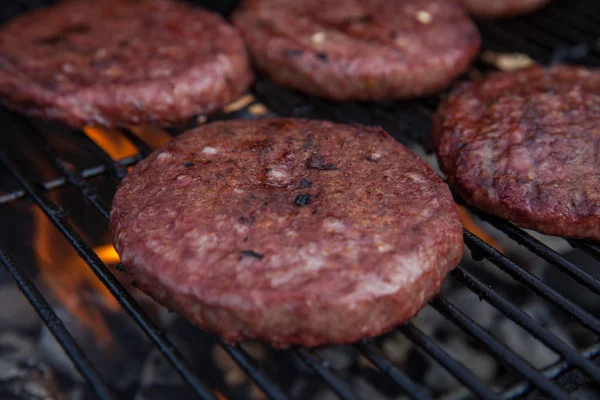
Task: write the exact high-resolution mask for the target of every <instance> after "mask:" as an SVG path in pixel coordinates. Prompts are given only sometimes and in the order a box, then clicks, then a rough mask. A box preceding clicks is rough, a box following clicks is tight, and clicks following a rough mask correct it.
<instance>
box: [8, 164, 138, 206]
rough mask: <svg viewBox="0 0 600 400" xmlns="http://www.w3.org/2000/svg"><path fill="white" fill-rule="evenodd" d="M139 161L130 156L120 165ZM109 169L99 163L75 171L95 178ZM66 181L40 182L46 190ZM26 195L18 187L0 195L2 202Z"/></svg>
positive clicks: (86, 176)
mask: <svg viewBox="0 0 600 400" xmlns="http://www.w3.org/2000/svg"><path fill="white" fill-rule="evenodd" d="M137 161H138V160H137V159H136V158H135V157H128V158H125V159H123V160H120V161H119V165H121V166H124V167H125V166H130V165H134V164H135V163H137ZM108 170H109V168H107V167H106V166H105V165H97V166H95V167H90V168H85V169H83V170H81V171H77V172H75V173H76V174H77V175H79V176H81V177H82V178H93V177H95V176H98V175H102V174H104V173H106V172H108ZM66 183H67V180H66V179H65V178H64V177H60V178H56V179H52V180H49V181H46V182H43V183H41V184H40V186H41V187H42V188H44V190H51V189H55V188H58V187H61V186H64V185H65V184H66ZM26 195H27V192H26V191H25V190H23V189H17V190H15V191H12V192H10V193H6V194H3V195H0V204H4V203H9V202H11V201H14V200H18V199H21V198H23V197H25V196H26Z"/></svg>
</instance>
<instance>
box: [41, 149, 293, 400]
mask: <svg viewBox="0 0 600 400" xmlns="http://www.w3.org/2000/svg"><path fill="white" fill-rule="evenodd" d="M43 147H44V148H45V150H46V153H47V156H48V158H50V160H51V161H52V163H53V164H54V165H55V166H56V167H57V168H58V169H59V170H60V171H61V172H62V173H63V174H67V176H68V175H69V174H70V173H69V171H67V170H65V169H64V168H63V167H62V163H61V159H60V157H58V155H57V154H56V153H54V152H53V151H52V148H51V146H50V145H49V144H45V145H44V146H43ZM67 179H68V181H69V184H71V185H72V186H73V187H75V188H76V189H77V190H79V192H81V194H82V195H83V196H84V197H85V199H86V200H87V201H88V202H89V203H90V204H92V206H94V208H96V209H97V210H98V212H99V213H100V215H101V216H102V217H103V218H104V220H105V221H106V222H108V221H109V218H110V210H109V208H108V206H107V205H106V204H105V203H104V202H103V201H94V199H97V198H98V196H97V195H96V193H95V191H94V190H93V189H92V188H90V187H89V186H87V182H85V181H84V180H82V179H78V177H73V179H71V178H67ZM94 255H95V254H94ZM100 263H102V262H101V261H100ZM109 274H110V272H109ZM111 276H112V274H111ZM113 277H114V276H113ZM123 290H125V289H123ZM115 297H117V296H115ZM117 299H118V298H117ZM133 301H134V302H135V300H133ZM221 345H222V346H223V348H224V349H225V351H227V352H228V353H229V354H230V355H231V357H232V358H233V359H234V360H235V361H236V363H237V364H238V365H239V366H240V367H241V368H242V369H243V370H244V371H246V373H248V375H250V377H251V378H252V379H253V380H254V382H255V383H256V384H257V385H258V386H259V387H260V388H261V389H262V390H263V391H264V392H265V393H266V394H267V395H269V396H270V397H271V398H272V399H276V400H277V399H286V398H287V397H286V396H285V395H284V394H283V392H281V390H280V389H279V388H278V387H277V386H276V385H275V384H274V383H273V382H271V381H270V380H269V379H268V378H267V377H266V376H265V375H264V374H263V373H262V371H260V370H259V369H258V368H256V367H255V366H254V365H252V362H251V361H250V359H249V358H248V356H247V355H246V353H245V352H244V351H243V350H242V349H241V348H239V347H234V346H229V345H226V344H225V343H222V342H221ZM173 349H175V348H174V347H173ZM175 350H176V349H175ZM176 355H177V356H178V357H180V355H179V354H178V353H176ZM169 361H171V360H169ZM190 373H191V372H190ZM188 383H189V382H188Z"/></svg>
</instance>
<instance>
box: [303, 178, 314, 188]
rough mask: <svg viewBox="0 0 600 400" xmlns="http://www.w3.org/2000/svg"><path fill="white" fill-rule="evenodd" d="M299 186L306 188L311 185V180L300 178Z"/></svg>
mask: <svg viewBox="0 0 600 400" xmlns="http://www.w3.org/2000/svg"><path fill="white" fill-rule="evenodd" d="M300 186H302V187H305V188H308V187H311V186H312V182H311V181H309V180H308V179H302V180H301V181H300Z"/></svg>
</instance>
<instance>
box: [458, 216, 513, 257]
mask: <svg viewBox="0 0 600 400" xmlns="http://www.w3.org/2000/svg"><path fill="white" fill-rule="evenodd" d="M458 212H459V213H460V219H461V221H462V224H463V226H464V227H465V229H467V230H468V231H470V232H471V233H473V234H474V235H476V236H478V237H479V238H480V239H481V240H483V241H484V242H486V243H487V244H489V245H491V246H494V247H495V248H496V249H497V250H499V251H500V252H503V251H502V248H501V247H500V245H499V243H498V241H497V240H496V239H494V238H493V237H492V235H490V234H489V233H488V232H486V231H485V230H484V229H483V228H482V227H481V226H480V225H479V224H478V223H477V222H476V221H475V220H474V219H473V217H472V216H471V213H469V211H468V210H467V209H466V208H465V207H463V206H458Z"/></svg>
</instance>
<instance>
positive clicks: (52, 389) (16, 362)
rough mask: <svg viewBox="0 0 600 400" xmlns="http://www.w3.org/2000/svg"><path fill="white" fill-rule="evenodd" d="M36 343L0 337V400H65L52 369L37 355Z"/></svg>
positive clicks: (13, 335)
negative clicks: (35, 352)
mask: <svg viewBox="0 0 600 400" xmlns="http://www.w3.org/2000/svg"><path fill="white" fill-rule="evenodd" d="M34 348H35V343H34V342H32V341H29V340H27V339H25V338H24V336H23V335H18V334H16V333H6V332H5V333H2V334H0V399H28V400H64V399H65V396H64V394H63V393H62V392H61V390H60V387H59V383H58V380H57V379H56V377H55V374H54V372H53V371H52V369H51V368H50V367H49V366H48V365H46V364H44V363H42V362H40V361H39V360H38V359H37V358H36V357H35V354H34Z"/></svg>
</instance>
